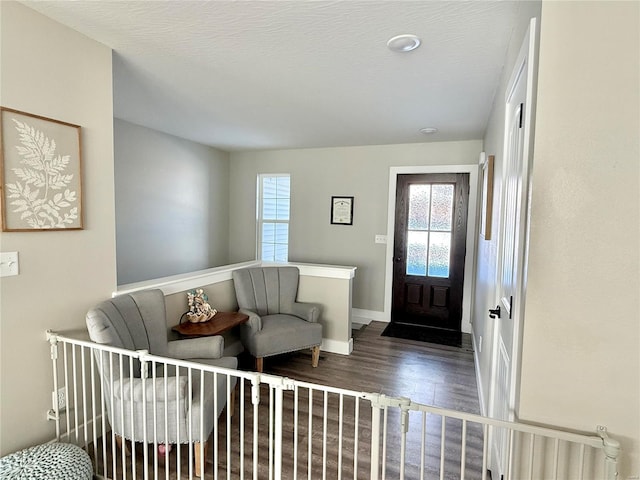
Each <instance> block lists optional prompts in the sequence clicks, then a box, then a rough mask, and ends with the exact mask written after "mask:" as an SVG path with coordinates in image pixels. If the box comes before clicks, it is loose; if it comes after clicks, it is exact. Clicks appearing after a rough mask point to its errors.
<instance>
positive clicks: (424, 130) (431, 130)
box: [420, 127, 438, 135]
mask: <svg viewBox="0 0 640 480" xmlns="http://www.w3.org/2000/svg"><path fill="white" fill-rule="evenodd" d="M437 131H438V129H437V128H435V127H425V128H421V129H420V132H421V133H424V134H425V135H429V134H431V133H436V132H437Z"/></svg>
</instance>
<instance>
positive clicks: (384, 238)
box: [375, 235, 387, 243]
mask: <svg viewBox="0 0 640 480" xmlns="http://www.w3.org/2000/svg"><path fill="white" fill-rule="evenodd" d="M375 242H376V243H387V236H386V235H376V236H375Z"/></svg>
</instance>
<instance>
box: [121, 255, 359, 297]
mask: <svg viewBox="0 0 640 480" xmlns="http://www.w3.org/2000/svg"><path fill="white" fill-rule="evenodd" d="M262 265H264V266H270V265H272V266H275V265H291V266H294V267H298V269H299V270H300V275H301V276H304V277H324V278H338V279H346V280H350V279H352V278H353V277H354V276H355V274H356V273H355V272H356V267H350V266H340V265H315V264H311V263H270V262H260V261H259V260H251V261H249V262H242V263H234V264H231V265H224V266H222V267H215V268H208V269H206V270H199V271H197V272H189V273H181V274H179V275H172V276H169V277H163V278H156V279H153V280H147V281H144V282H137V283H129V284H128V285H120V286H118V289H117V290H116V291H115V292H113V293H112V296H113V297H115V296H116V295H122V294H123V293H131V292H137V291H139V290H146V289H149V288H159V289H161V290H162V292H163V293H164V294H165V295H171V294H173V293H179V292H185V291H187V290H191V289H193V288H197V287H201V286H203V285H212V284H214V283H220V282H224V281H227V280H231V278H232V277H231V274H232V272H233V271H234V270H239V269H241V268H248V267H260V266H262Z"/></svg>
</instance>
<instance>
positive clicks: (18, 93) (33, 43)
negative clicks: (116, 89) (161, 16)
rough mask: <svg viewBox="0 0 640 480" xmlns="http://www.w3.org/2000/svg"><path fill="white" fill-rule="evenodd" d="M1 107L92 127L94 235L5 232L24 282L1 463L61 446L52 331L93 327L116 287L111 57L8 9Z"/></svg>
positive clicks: (8, 367) (28, 13)
mask: <svg viewBox="0 0 640 480" xmlns="http://www.w3.org/2000/svg"><path fill="white" fill-rule="evenodd" d="M0 16H1V18H0V27H1V28H0V39H1V45H2V46H1V49H2V50H1V54H2V56H1V61H2V64H1V68H0V72H1V73H0V103H1V104H2V105H3V106H5V107H9V108H14V109H17V110H22V111H25V112H29V113H34V114H37V115H42V116H45V117H49V118H54V119H58V120H63V121H65V122H70V123H73V124H77V125H80V126H82V136H81V140H82V161H83V176H84V178H83V182H84V184H83V195H84V214H85V217H84V218H85V222H84V223H85V229H84V230H82V231H70V232H25V233H17V232H3V233H2V235H1V243H2V251H18V252H19V254H20V275H18V276H15V277H5V278H2V280H1V283H0V298H1V302H2V303H1V306H0V314H1V318H2V320H1V323H0V395H1V397H0V455H4V454H7V453H10V452H12V451H15V450H17V449H19V448H24V447H27V446H29V445H32V444H35V443H39V442H42V441H45V440H51V439H52V438H53V437H54V428H53V427H54V425H53V423H52V422H47V421H46V411H47V410H48V409H49V408H51V390H52V383H51V379H50V377H51V374H50V372H51V360H50V357H49V355H50V353H49V345H48V344H47V342H46V337H45V331H46V329H54V330H65V329H71V328H84V325H85V323H84V317H85V312H86V311H87V309H88V308H89V306H90V305H92V304H94V303H96V302H98V301H100V300H103V299H104V298H108V297H109V296H110V293H111V292H112V291H113V290H114V288H115V285H116V272H115V232H114V196H113V112H112V104H113V101H112V88H111V50H110V49H109V48H107V47H105V46H104V45H101V44H99V43H96V42H95V41H93V40H90V39H88V38H86V37H84V36H82V35H81V34H79V33H77V32H75V31H73V30H70V29H68V28H66V27H63V26H61V25H60V24H57V23H55V22H53V21H52V20H50V19H48V18H46V17H44V16H42V15H40V14H38V13H35V12H34V11H33V10H31V9H29V8H27V7H25V6H23V5H21V4H19V3H16V2H13V1H2V2H0Z"/></svg>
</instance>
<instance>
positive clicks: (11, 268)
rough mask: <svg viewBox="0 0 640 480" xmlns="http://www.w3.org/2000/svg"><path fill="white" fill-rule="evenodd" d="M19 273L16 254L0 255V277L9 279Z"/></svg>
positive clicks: (6, 253) (4, 253)
mask: <svg viewBox="0 0 640 480" xmlns="http://www.w3.org/2000/svg"><path fill="white" fill-rule="evenodd" d="M19 273H20V268H19V264H18V252H2V253H0V277H10V276H12V275H18V274H19Z"/></svg>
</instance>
